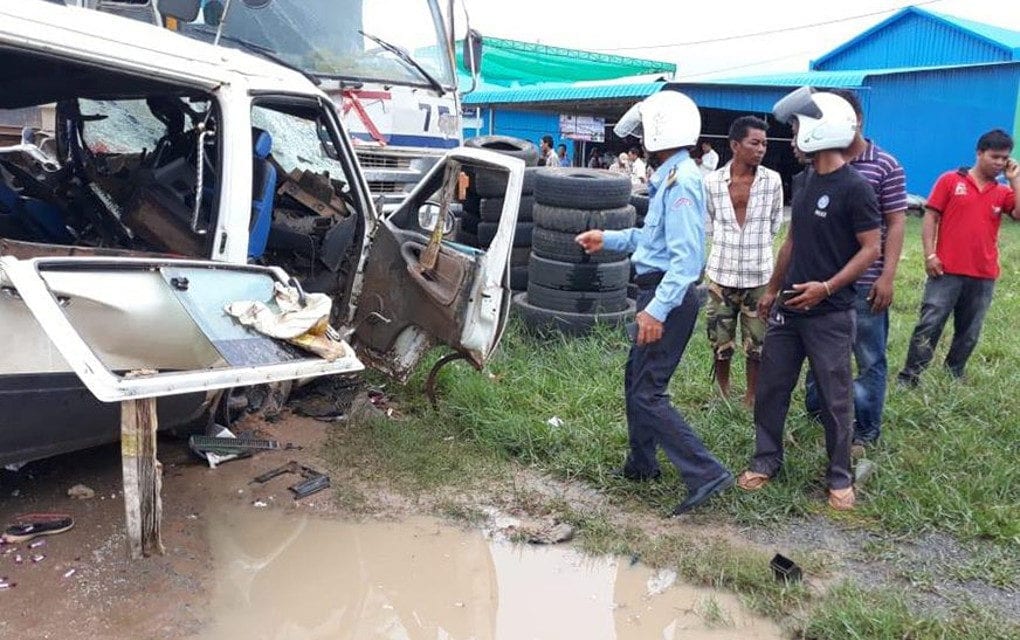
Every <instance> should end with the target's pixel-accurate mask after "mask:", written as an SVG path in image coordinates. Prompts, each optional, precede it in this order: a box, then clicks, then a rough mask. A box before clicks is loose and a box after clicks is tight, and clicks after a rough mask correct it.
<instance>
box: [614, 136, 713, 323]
mask: <svg viewBox="0 0 1020 640" xmlns="http://www.w3.org/2000/svg"><path fill="white" fill-rule="evenodd" d="M706 214H707V209H706V208H705V191H704V188H703V187H702V182H701V171H700V170H699V169H698V165H696V164H695V163H694V161H693V160H691V157H690V154H688V153H687V150H681V151H678V152H676V153H675V154H673V155H672V156H670V157H669V159H668V160H666V162H664V163H663V164H662V166H660V167H659V168H658V169H657V170H656V171H655V173H654V174H652V178H651V180H649V183H648V213H647V215H645V224H644V227H642V228H640V229H625V230H622V231H606V232H605V233H604V235H603V239H604V243H605V248H606V249H608V250H610V251H625V252H628V253H632V254H633V255H631V258H630V259H631V262H633V263H634V269H635V270H636V271H637V273H638V274H642V273H649V272H653V271H661V272H663V273H664V274H665V275H664V276H663V278H662V282H660V283H659V286H658V287H656V289H655V298H654V299H652V301H651V302H649V303H648V306H647V307H645V311H646V312H648V314H649V315H651V316H652V317H653V318H655V319H656V320H658V321H659V322H665V320H666V316H668V315H669V312H670V311H672V310H673V309H674V308H676V307H678V306H680V303H681V302H683V299H684V295H685V294H686V293H687V288H688V287H690V286H691V285H692V284H694V283H695V282H696V281H697V280H698V278H699V277H700V276H701V270H702V268H703V267H704V265H705V216H706Z"/></svg>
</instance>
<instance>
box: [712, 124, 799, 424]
mask: <svg viewBox="0 0 1020 640" xmlns="http://www.w3.org/2000/svg"><path fill="white" fill-rule="evenodd" d="M767 130H768V124H766V123H765V121H764V120H761V119H760V118H756V117H754V116H743V117H741V118H737V119H736V120H734V121H733V124H731V125H730V131H729V141H730V150H731V151H732V152H733V160H732V161H731V162H729V163H727V164H726V165H725V166H724V167H723V168H722V169H717V170H715V171H713V172H711V173H709V174H708V175H707V176H705V180H704V182H705V191H706V196H707V200H706V204H707V208H708V218H707V222H706V235H707V237H708V241H709V246H710V250H709V255H708V265H707V266H706V268H705V275H706V276H708V306H707V310H706V317H707V328H708V340H709V342H710V343H711V344H712V352H713V354H714V367H713V371H714V375H715V381H716V384H717V385H718V386H719V390H720V392H721V393H722V395H723V397H728V396H729V393H730V361H731V359H732V358H733V352H734V350H735V344H736V339H737V325H738V324H739V325H740V333H741V334H742V335H741V337H742V339H743V351H744V357H745V359H746V363H747V387H746V390H745V392H744V405H745V406H747V407H748V408H750V407H751V406H753V404H754V393H755V388H756V386H757V383H758V366H759V363H760V362H761V347H762V339H763V338H764V335H765V321H764V319H763V318H759V317H758V301H759V300H761V297H762V295H764V293H765V285H766V284H768V281H769V278H770V277H771V276H772V263H773V259H772V244H773V241H774V239H775V237H776V236H777V234H778V233H779V229H780V227H782V225H783V182H782V179H781V178H780V176H779V174H778V173H776V172H775V171H773V170H771V169H767V168H765V167H763V166H762V164H761V162H762V159H763V158H764V157H765V150H766V148H767V145H768V142H767V141H766V131H767Z"/></svg>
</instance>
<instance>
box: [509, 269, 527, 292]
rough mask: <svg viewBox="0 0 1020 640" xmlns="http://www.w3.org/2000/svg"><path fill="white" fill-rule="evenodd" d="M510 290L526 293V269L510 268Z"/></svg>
mask: <svg viewBox="0 0 1020 640" xmlns="http://www.w3.org/2000/svg"><path fill="white" fill-rule="evenodd" d="M510 288H511V289H513V290H514V291H526V290H527V289H528V269H527V267H514V266H511V267H510Z"/></svg>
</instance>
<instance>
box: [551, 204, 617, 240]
mask: <svg viewBox="0 0 1020 640" xmlns="http://www.w3.org/2000/svg"><path fill="white" fill-rule="evenodd" d="M532 215H533V217H534V219H535V224H537V225H538V226H540V227H542V228H543V229H553V230H555V231H569V232H572V233H581V232H582V231H587V230H589V229H630V228H631V227H633V226H634V217H635V216H634V207H632V206H630V205H627V206H626V207H620V208H619V209H603V210H588V209H566V208H563V207H550V206H548V205H544V204H536V205H535V209H534V210H533V212H532Z"/></svg>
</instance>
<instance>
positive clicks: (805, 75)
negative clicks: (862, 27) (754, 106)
mask: <svg viewBox="0 0 1020 640" xmlns="http://www.w3.org/2000/svg"><path fill="white" fill-rule="evenodd" d="M868 75H869V72H868V71H794V72H791V73H769V74H765V75H755V76H735V77H732V78H711V79H709V80H699V81H698V82H692V83H690V84H735V85H752V86H759V87H801V86H804V85H809V86H812V87H827V88H830V89H836V88H841V89H851V88H856V87H863V86H864V80H865V79H866V78H867V77H868ZM678 82H679V83H683V82H684V81H683V79H682V78H681V79H680V80H678Z"/></svg>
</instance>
